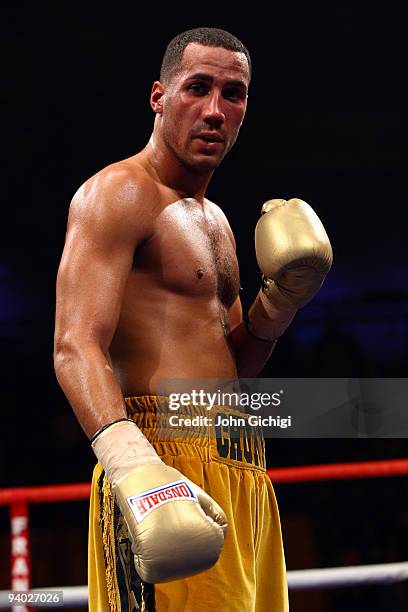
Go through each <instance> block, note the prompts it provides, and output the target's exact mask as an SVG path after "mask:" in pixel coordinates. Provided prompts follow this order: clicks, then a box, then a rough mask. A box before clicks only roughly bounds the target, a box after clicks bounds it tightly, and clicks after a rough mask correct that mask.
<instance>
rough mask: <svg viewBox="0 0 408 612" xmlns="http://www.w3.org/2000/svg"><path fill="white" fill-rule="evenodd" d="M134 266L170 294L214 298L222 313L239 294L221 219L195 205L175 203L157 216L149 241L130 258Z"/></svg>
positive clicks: (227, 235)
mask: <svg viewBox="0 0 408 612" xmlns="http://www.w3.org/2000/svg"><path fill="white" fill-rule="evenodd" d="M134 264H135V265H134V269H135V270H137V269H138V268H139V269H140V270H144V271H147V272H148V273H149V274H150V275H152V276H153V277H154V278H155V279H156V280H157V282H159V283H160V284H161V285H162V286H163V288H166V289H168V290H169V291H173V292H176V293H179V294H185V295H190V296H194V295H197V296H203V297H205V296H207V297H212V296H217V297H218V298H219V300H220V302H221V303H222V304H224V306H226V307H227V308H228V307H229V306H231V304H232V303H233V302H234V300H235V298H236V297H237V295H238V292H239V269H238V262H237V258H236V253H235V248H234V245H233V241H232V237H231V234H230V230H229V228H228V226H227V224H226V221H225V218H223V216H221V215H220V214H218V215H217V212H216V210H214V209H213V208H211V207H209V206H205V207H202V206H200V205H199V203H198V202H196V201H195V200H191V199H187V200H180V201H178V202H175V203H173V204H170V205H169V206H167V207H166V208H165V209H164V210H163V211H162V212H161V214H160V215H159V216H158V217H157V219H156V222H155V228H154V234H153V237H152V238H151V239H150V240H149V241H148V242H147V243H146V244H145V245H144V246H142V247H141V248H140V249H138V250H137V251H136V252H135V257H134Z"/></svg>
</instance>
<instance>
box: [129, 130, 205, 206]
mask: <svg viewBox="0 0 408 612" xmlns="http://www.w3.org/2000/svg"><path fill="white" fill-rule="evenodd" d="M141 157H142V159H143V161H144V162H145V164H146V166H147V170H148V172H150V173H151V174H152V176H153V177H154V178H155V179H156V180H157V181H158V182H160V183H161V184H162V185H165V186H166V187H170V188H171V189H174V191H177V192H178V193H179V194H180V196H181V197H183V198H195V199H196V200H198V201H199V202H202V201H203V200H204V196H205V192H206V190H207V187H208V184H209V182H210V180H211V177H212V175H213V172H214V170H211V171H208V172H203V173H198V172H194V170H193V169H192V168H188V167H187V166H184V165H183V164H182V162H181V161H180V160H179V159H177V158H176V157H175V155H174V153H173V152H172V151H170V150H168V149H167V148H166V147H165V146H160V144H159V142H158V139H157V138H156V135H155V134H154V132H153V134H152V136H151V138H150V140H149V142H148V143H147V145H146V147H145V148H144V149H143V151H142V152H141Z"/></svg>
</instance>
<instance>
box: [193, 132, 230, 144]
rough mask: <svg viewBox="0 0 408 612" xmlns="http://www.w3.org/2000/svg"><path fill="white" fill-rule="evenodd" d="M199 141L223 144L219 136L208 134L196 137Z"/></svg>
mask: <svg viewBox="0 0 408 612" xmlns="http://www.w3.org/2000/svg"><path fill="white" fill-rule="evenodd" d="M196 138H198V139H199V140H204V142H224V141H223V139H222V138H221V136H219V134H208V133H202V134H198V135H197V136H196Z"/></svg>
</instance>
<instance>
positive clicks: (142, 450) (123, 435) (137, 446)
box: [92, 420, 163, 486]
mask: <svg viewBox="0 0 408 612" xmlns="http://www.w3.org/2000/svg"><path fill="white" fill-rule="evenodd" d="M92 448H93V450H94V453H95V455H96V456H97V458H98V461H99V463H100V464H101V465H102V467H103V469H104V470H105V472H106V474H107V476H108V480H109V482H110V483H111V485H112V486H115V484H116V483H117V481H118V480H119V479H120V478H121V477H122V476H124V475H125V474H127V473H128V472H129V471H130V470H132V469H133V468H136V467H140V466H141V465H147V464H153V463H156V464H157V463H160V464H161V465H163V461H162V460H161V459H160V458H159V456H158V455H157V453H156V451H155V450H154V448H153V446H152V445H151V444H150V442H149V441H148V440H147V438H146V437H145V436H144V435H143V434H142V432H141V431H140V429H139V428H138V426H137V425H136V423H134V422H133V421H128V420H120V421H118V422H114V423H112V424H111V425H109V426H108V427H107V428H106V429H103V430H102V431H101V433H99V434H97V435H96V437H95V438H94V439H93V442H92Z"/></svg>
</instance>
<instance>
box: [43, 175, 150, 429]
mask: <svg viewBox="0 0 408 612" xmlns="http://www.w3.org/2000/svg"><path fill="white" fill-rule="evenodd" d="M152 195H153V194H152V187H150V186H149V185H148V183H147V181H146V179H144V180H143V178H141V180H140V181H138V182H136V180H135V178H134V176H133V175H130V174H129V171H128V170H127V169H126V168H120V167H114V168H111V169H109V168H108V169H106V170H104V171H102V172H101V173H99V174H98V175H96V176H95V177H93V178H92V179H90V180H89V181H88V182H87V183H85V185H84V186H83V187H82V188H81V189H80V190H79V191H78V192H77V194H76V195H75V196H74V199H73V201H72V203H71V207H70V213H69V220H68V229H67V236H66V242H65V247H64V252H63V255H62V259H61V264H60V267H59V271H58V277H57V308H56V326H55V351H54V363H55V371H56V375H57V378H58V382H59V383H60V385H61V387H62V389H63V391H64V392H65V394H66V396H67V398H68V400H69V401H70V403H71V405H72V408H73V409H74V411H75V413H76V416H77V418H78V420H79V422H80V423H81V425H82V427H83V429H84V430H85V432H86V434H87V435H88V436H89V437H91V436H92V435H93V434H94V433H95V432H96V431H97V430H99V429H100V428H101V427H103V426H104V425H105V424H106V423H109V422H111V421H113V420H116V419H118V418H123V417H125V416H126V414H125V408H124V402H123V397H122V393H121V390H120V387H119V384H118V382H117V380H116V378H115V376H114V374H113V372H112V369H111V367H110V364H109V361H108V357H107V354H108V350H109V345H110V343H111V340H112V337H113V334H114V332H115V329H116V326H117V323H118V319H119V314H120V309H121V304H122V299H123V294H124V289H125V285H126V281H127V278H128V275H129V273H130V270H131V266H132V261H133V253H134V250H135V248H136V247H137V245H138V243H139V242H141V241H142V240H143V239H144V238H145V237H146V236H147V235H148V233H149V222H150V219H149V216H148V214H147V213H146V212H145V211H146V210H149V206H146V203H148V200H149V198H151V197H152Z"/></svg>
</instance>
